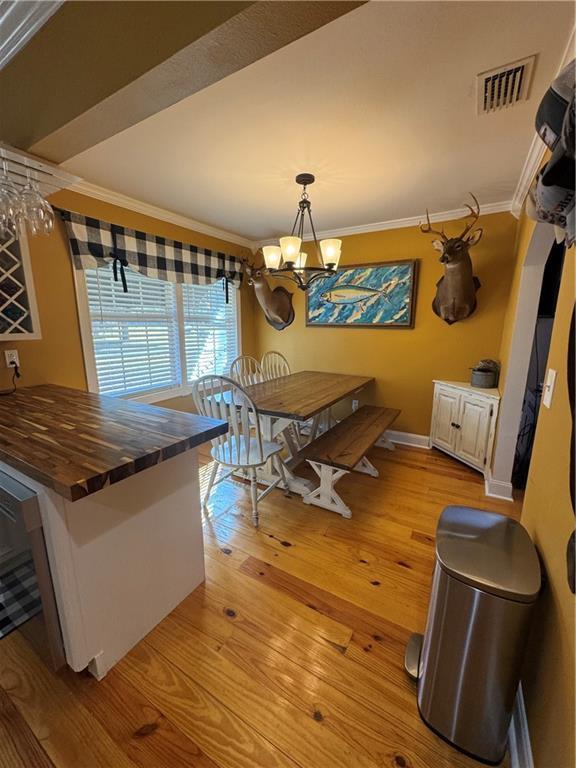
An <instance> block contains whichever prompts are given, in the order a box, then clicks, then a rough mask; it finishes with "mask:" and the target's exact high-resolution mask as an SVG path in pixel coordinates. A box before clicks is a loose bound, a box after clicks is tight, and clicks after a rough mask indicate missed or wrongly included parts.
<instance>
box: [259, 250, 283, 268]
mask: <svg viewBox="0 0 576 768" xmlns="http://www.w3.org/2000/svg"><path fill="white" fill-rule="evenodd" d="M262 254H263V256H264V264H266V269H278V267H279V266H280V262H281V260H282V249H281V248H280V246H278V245H265V246H264V247H263V248H262Z"/></svg>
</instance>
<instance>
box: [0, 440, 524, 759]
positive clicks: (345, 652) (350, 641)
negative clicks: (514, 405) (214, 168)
mask: <svg viewBox="0 0 576 768" xmlns="http://www.w3.org/2000/svg"><path fill="white" fill-rule="evenodd" d="M371 459H372V461H373V463H374V464H375V465H376V466H377V467H378V468H379V469H380V473H381V477H380V479H378V480H375V479H373V478H370V477H368V476H366V475H354V476H350V477H348V478H345V479H344V480H343V481H341V483H340V485H339V492H340V493H341V495H342V496H343V498H344V499H345V500H346V501H347V502H348V503H349V504H350V506H351V507H352V509H353V511H354V516H353V518H352V519H351V520H344V519H342V518H340V517H339V516H337V515H335V514H333V513H330V512H325V511H323V510H321V509H318V508H316V507H306V506H305V505H304V504H302V502H301V501H300V500H299V499H298V498H297V497H294V498H291V499H288V498H286V497H285V496H284V495H283V493H282V492H281V491H278V490H276V491H273V492H272V493H271V494H270V496H269V497H268V498H267V499H266V500H265V501H264V502H263V503H262V505H261V512H260V519H261V528H260V530H259V531H258V532H256V531H255V530H254V529H253V528H252V525H251V523H250V513H249V494H248V492H247V488H246V487H245V486H244V485H242V484H240V483H232V482H226V483H224V484H222V485H220V486H218V489H217V492H216V493H215V495H214V500H213V502H212V505H211V507H212V511H211V514H210V516H209V517H208V518H207V519H206V521H205V531H206V534H205V542H206V566H207V568H206V570H207V579H206V583H205V584H204V585H202V586H201V587H200V588H199V589H197V590H196V592H194V593H193V594H192V595H191V596H190V597H189V598H188V599H186V600H185V601H184V602H183V603H182V604H181V605H180V606H179V607H178V608H177V609H176V610H175V611H174V612H173V613H172V614H171V615H170V616H169V617H168V618H167V619H166V620H165V621H163V622H162V623H161V624H160V625H159V626H158V627H157V628H156V629H155V630H153V631H152V632H151V633H150V635H148V637H147V638H146V639H145V640H144V641H143V642H142V643H140V644H139V645H138V646H137V647H136V648H135V649H134V650H133V651H132V652H131V653H130V654H129V655H128V656H127V657H126V658H125V659H124V660H123V661H122V662H121V663H120V664H118V666H117V667H116V668H114V669H113V670H112V672H110V673H109V675H108V676H107V677H106V679H105V680H104V681H102V682H100V683H97V682H96V681H94V680H93V679H91V678H90V677H89V676H87V675H83V674H82V675H75V674H73V673H72V672H69V671H67V672H65V673H63V674H59V675H54V674H52V673H51V672H49V671H48V670H47V669H46V668H45V667H44V666H43V664H42V663H41V662H40V661H39V659H38V658H37V657H36V655H35V654H34V652H33V650H32V649H31V648H30V647H29V646H28V644H27V643H26V641H25V640H24V639H23V637H22V636H21V635H20V634H19V633H18V632H14V633H12V634H11V635H10V636H8V637H7V638H5V639H4V640H2V641H0V767H1V768H37V767H38V768H43V767H44V766H58V768H96V767H98V768H101V767H102V766H110V767H111V768H124V766H141V768H164V766H166V767H167V768H168V767H169V768H179V766H192V767H196V768H216V766H219V767H220V768H297V766H299V767H300V768H375V767H376V766H382V767H384V766H385V767H386V768H472V766H477V765H478V763H475V762H474V761H472V760H470V759H468V758H466V757H464V756H462V755H461V754H459V753H458V752H456V751H455V750H454V749H452V748H451V747H449V746H448V745H447V744H445V743H444V742H443V741H441V740H440V739H439V738H438V737H436V736H435V735H434V734H433V733H431V732H430V731H429V730H428V729H427V728H426V727H425V726H424V725H423V723H422V722H421V720H420V718H419V716H418V713H417V709H416V700H415V687H414V684H413V683H412V682H410V681H409V680H408V679H407V678H406V676H405V674H404V671H403V655H404V648H405V645H406V641H407V639H408V637H409V635H410V633H411V632H413V631H416V630H418V631H422V629H423V628H424V624H425V618H426V607H427V602H428V594H429V588H430V577H431V572H432V567H433V551H434V550H433V547H434V530H435V526H436V521H437V519H438V516H439V514H440V512H441V511H442V509H443V507H444V506H445V505H446V504H449V503H458V504H465V505H469V506H479V507H482V508H485V509H489V510H493V511H498V512H504V513H506V514H509V515H513V516H517V515H519V511H520V510H519V504H517V503H515V504H507V503H506V502H498V501H495V500H489V499H486V498H485V497H484V495H483V482H482V479H481V477H480V475H479V474H477V473H475V472H473V471H472V470H469V469H467V468H466V467H464V466H463V465H461V464H459V463H457V462H456V461H453V460H452V459H450V458H449V457H447V456H444V455H442V454H440V453H438V452H436V451H424V450H417V449H407V448H398V449H397V450H396V451H394V452H389V451H385V450H380V449H375V450H374V451H373V452H372V454H371ZM201 471H202V476H203V478H204V482H206V481H207V477H206V476H207V473H208V467H207V466H204V467H203V468H202V470H201ZM103 567H105V564H104V563H103Z"/></svg>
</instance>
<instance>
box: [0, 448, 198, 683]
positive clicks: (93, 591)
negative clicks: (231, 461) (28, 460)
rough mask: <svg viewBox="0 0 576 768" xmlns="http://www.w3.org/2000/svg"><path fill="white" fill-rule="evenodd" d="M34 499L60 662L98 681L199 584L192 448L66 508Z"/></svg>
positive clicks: (48, 494)
mask: <svg viewBox="0 0 576 768" xmlns="http://www.w3.org/2000/svg"><path fill="white" fill-rule="evenodd" d="M0 468H1V469H2V470H3V471H5V472H6V473H7V474H9V475H12V476H13V477H16V479H18V480H20V481H21V482H22V483H24V484H25V485H27V486H28V487H30V488H32V489H33V490H35V491H36V492H37V493H38V501H39V505H40V514H41V516H42V525H43V528H44V535H45V537H46V548H47V551H48V558H49V562H50V570H51V573H52V578H53V581H54V591H55V594H56V602H57V605H58V614H59V617H60V623H61V627H62V636H63V641H64V648H65V652H66V661H67V663H68V664H69V665H70V666H71V667H72V669H74V670H75V671H80V670H82V669H85V668H86V667H88V668H89V670H90V671H91V672H92V674H93V675H94V676H95V677H97V678H99V679H100V678H102V677H104V675H105V674H106V673H107V672H108V671H109V670H110V669H111V667H112V666H113V665H114V664H116V663H117V662H118V661H119V660H120V659H121V658H122V657H123V656H124V655H125V654H126V653H128V651H129V650H130V649H131V648H132V647H133V646H134V645H136V643H138V642H139V641H140V640H142V638H143V637H144V636H145V635H146V634H147V633H148V632H150V630H151V629H153V628H154V627H155V626H156V625H157V624H158V623H159V622H160V621H162V619H163V618H165V617H166V616H167V615H168V614H169V613H170V611H172V610H173V609H174V608H175V607H176V606H177V605H178V604H179V603H180V602H181V601H182V600H184V598H185V597H186V596H187V595H189V594H190V592H192V591H193V590H194V589H195V588H196V587H197V586H198V585H199V584H200V583H201V582H202V581H203V580H204V549H203V540H202V515H201V511H200V495H199V481H198V461H197V452H196V450H191V451H186V452H185V453H181V454H179V455H178V456H175V457H174V458H171V459H168V460H167V461H163V462H161V463H160V464H157V465H156V466H154V467H150V468H149V469H147V470H145V471H144V472H139V473H137V474H136V475H132V476H131V477H128V478H126V479H125V480H122V482H119V483H116V484H114V485H111V486H108V487H106V488H103V489H102V490H101V491H98V492H97V493H94V494H92V495H91V496H87V497H86V498H84V499H81V500H79V501H75V502H70V501H67V500H66V499H64V498H62V497H61V496H59V495H58V494H56V493H54V492H53V491H51V490H49V489H47V488H44V487H43V486H42V485H40V484H38V483H36V482H34V481H33V480H31V479H30V478H28V477H26V476H24V475H22V474H21V473H19V472H17V471H16V470H14V469H12V468H11V467H8V466H7V465H5V464H1V463H0Z"/></svg>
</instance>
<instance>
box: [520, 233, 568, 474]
mask: <svg viewBox="0 0 576 768" xmlns="http://www.w3.org/2000/svg"><path fill="white" fill-rule="evenodd" d="M565 250H566V249H565V246H564V244H563V243H560V244H559V243H556V242H555V243H554V245H553V246H552V248H551V249H550V254H549V255H548V259H547V261H546V266H545V267H544V276H543V278H542V288H541V290H540V302H539V305H538V317H537V319H536V326H535V328H534V339H533V342H532V354H531V356H530V366H529V368H528V376H527V379H526V390H525V392H524V402H523V405H522V418H521V421H520V429H519V431H518V440H517V442H516V453H515V455H514V469H513V470H512V485H513V486H514V488H517V489H524V488H525V487H526V480H527V478H528V469H529V468H530V459H531V457H532V446H533V445H534V435H535V434H536V424H537V422H538V412H539V410H540V401H541V399H542V390H543V387H544V379H545V377H546V369H547V362H548V352H549V350H550V340H551V338H552V326H553V324H554V315H555V314H556V304H557V302H558V292H559V291H560V280H561V278H562V267H563V265H564V253H565Z"/></svg>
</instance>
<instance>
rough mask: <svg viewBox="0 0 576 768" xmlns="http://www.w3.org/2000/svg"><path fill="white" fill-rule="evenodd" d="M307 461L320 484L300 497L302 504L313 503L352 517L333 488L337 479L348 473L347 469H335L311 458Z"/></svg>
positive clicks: (343, 515)
mask: <svg viewBox="0 0 576 768" xmlns="http://www.w3.org/2000/svg"><path fill="white" fill-rule="evenodd" d="M308 463H309V464H310V466H311V467H312V469H313V470H314V471H315V472H316V474H317V475H318V477H319V478H320V485H319V486H318V488H315V489H314V490H313V491H310V493H307V494H306V495H305V496H303V497H302V501H303V502H304V504H314V506H316V507H323V508H324V509H329V510H330V511H331V512H337V513H338V514H339V515H342V517H352V512H351V510H350V508H349V507H347V506H346V504H345V503H344V501H343V500H342V499H341V498H340V496H339V495H338V494H337V493H336V489H335V488H334V486H335V485H336V483H337V482H338V480H340V478H341V477H343V475H347V474H348V472H347V470H345V469H336V467H330V466H328V465H327V464H320V463H319V462H317V461H312V460H311V459H308Z"/></svg>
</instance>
